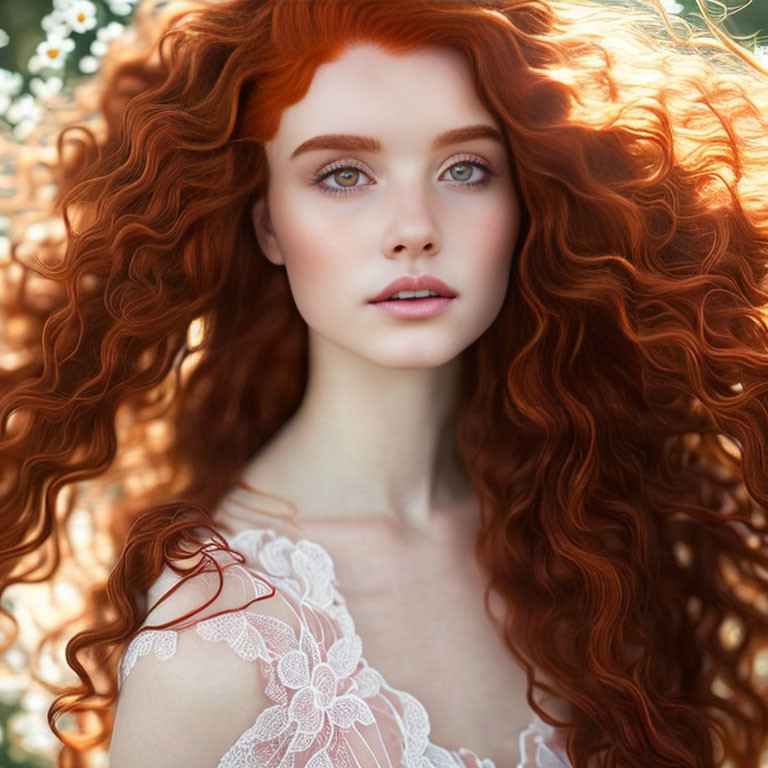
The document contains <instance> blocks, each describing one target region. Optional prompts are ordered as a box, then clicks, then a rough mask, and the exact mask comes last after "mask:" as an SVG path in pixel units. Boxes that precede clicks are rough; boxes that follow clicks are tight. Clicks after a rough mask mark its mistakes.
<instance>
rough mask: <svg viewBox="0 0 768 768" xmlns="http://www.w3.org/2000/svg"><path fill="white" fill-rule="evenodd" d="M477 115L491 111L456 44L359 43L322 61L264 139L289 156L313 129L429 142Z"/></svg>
mask: <svg viewBox="0 0 768 768" xmlns="http://www.w3.org/2000/svg"><path fill="white" fill-rule="evenodd" d="M480 122H486V123H487V122H491V123H493V118H492V117H491V115H490V114H489V113H488V111H487V110H486V108H485V107H484V106H483V104H482V102H481V101H480V99H479V97H478V95H477V92H476V89H475V83H474V80H473V78H472V74H471V70H470V67H469V64H468V63H467V61H466V60H465V59H464V57H463V56H462V55H461V54H460V53H459V52H458V51H453V50H451V49H448V48H435V47H430V48H422V49H418V50H416V51H413V52H410V53H407V54H402V55H394V54H390V53H388V52H387V51H385V50H383V49H382V48H380V47H379V46H377V45H375V44H372V43H359V44H356V45H353V46H350V47H348V48H346V49H345V50H344V51H343V52H342V53H341V55H340V56H339V57H338V58H337V59H335V60H334V61H330V62H327V63H325V64H322V65H321V66H319V67H318V68H317V70H316V71H315V74H314V77H313V78H312V82H311V84H310V87H309V89H308V91H307V93H306V94H305V95H304V97H303V98H302V99H301V100H300V101H299V102H297V103H296V104H293V105H291V106H290V107H288V108H287V109H285V110H284V112H283V114H282V116H281V120H280V126H279V129H278V132H277V134H276V135H275V137H274V139H273V140H272V141H271V142H268V143H267V146H268V148H269V145H272V149H273V150H274V151H278V152H279V153H280V155H281V156H285V157H288V156H289V155H290V153H291V152H292V151H293V149H294V148H295V147H296V146H298V145H299V144H301V143H302V142H304V141H306V140H307V139H308V138H310V137H311V136H314V135H316V134H322V133H362V134H365V135H369V136H377V137H379V138H380V139H381V143H382V147H383V150H384V151H387V150H388V149H394V148H395V146H401V145H402V144H403V142H405V143H408V142H412V141H417V142H418V143H419V144H429V143H431V142H432V139H433V138H434V136H435V135H436V134H438V133H441V132H442V131H444V130H448V129H451V128H455V127H457V126H459V125H465V124H470V123H480Z"/></svg>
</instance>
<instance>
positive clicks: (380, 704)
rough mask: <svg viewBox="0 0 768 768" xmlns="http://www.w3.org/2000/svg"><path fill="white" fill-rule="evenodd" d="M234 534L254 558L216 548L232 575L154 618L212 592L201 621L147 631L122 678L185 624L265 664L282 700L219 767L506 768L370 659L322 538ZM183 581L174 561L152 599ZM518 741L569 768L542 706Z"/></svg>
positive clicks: (530, 757) (531, 761) (209, 577)
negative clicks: (446, 743)
mask: <svg viewBox="0 0 768 768" xmlns="http://www.w3.org/2000/svg"><path fill="white" fill-rule="evenodd" d="M228 541H229V544H230V546H231V547H232V548H233V549H234V550H236V551H237V552H239V553H241V554H242V555H243V557H244V558H245V563H244V564H240V563H237V562H235V561H234V560H232V558H231V555H229V554H228V553H226V552H225V551H223V550H219V551H218V552H214V553H213V556H214V557H216V559H217V560H218V561H219V562H220V563H221V566H222V569H223V572H224V573H223V579H221V580H220V579H219V575H218V573H216V572H204V573H202V574H199V575H197V576H195V577H194V579H193V581H194V582H195V584H194V586H193V587H192V589H191V590H187V592H186V593H184V592H183V591H181V590H180V591H179V594H183V595H184V597H183V598H181V605H180V601H179V600H176V601H173V600H169V601H168V603H169V604H168V605H162V604H161V605H160V606H158V607H157V608H156V609H154V610H153V612H152V613H151V614H150V619H151V622H150V623H151V624H163V623H165V622H166V621H169V620H171V619H173V618H174V617H175V616H178V615H183V613H185V612H187V611H188V610H191V609H192V608H197V607H198V606H199V605H201V604H202V603H203V602H205V601H206V600H207V599H209V598H211V597H214V598H215V599H214V600H212V604H211V605H210V606H209V607H208V609H207V610H206V611H205V612H204V613H203V616H202V618H201V616H200V614H196V615H195V616H193V617H191V618H190V619H188V620H187V621H186V622H182V623H178V624H176V626H174V627H173V628H170V629H143V630H141V631H140V632H139V633H138V634H137V635H136V637H134V638H133V640H132V641H131V643H130V644H129V645H128V647H127V648H126V650H125V652H124V654H123V658H122V660H121V664H120V670H119V678H118V685H119V686H120V687H121V686H122V684H123V683H124V681H125V679H126V677H127V676H128V675H129V674H130V672H131V670H132V669H133V668H134V666H135V665H136V664H137V662H139V661H140V659H141V658H142V657H144V656H146V655H148V654H153V655H154V656H155V657H156V658H157V659H159V660H161V661H163V660H167V659H170V658H172V657H174V655H175V654H176V653H177V649H178V647H179V642H178V641H179V637H180V633H184V632H188V631H190V630H194V632H195V634H196V638H195V639H196V640H200V641H204V642H207V643H216V644H223V646H222V645H220V646H219V647H226V648H227V649H228V653H231V654H234V655H235V656H236V657H239V659H242V660H244V661H246V662H251V663H253V664H257V665H259V669H260V679H261V680H262V681H263V690H264V692H265V693H266V696H267V698H268V699H269V700H270V701H272V702H273V705H272V706H270V707H268V708H266V709H264V710H263V711H262V712H261V713H260V714H259V715H258V717H257V718H256V721H255V722H254V723H253V724H252V725H251V727H250V728H248V729H247V730H246V731H245V732H244V733H242V735H241V736H240V737H239V738H238V739H237V740H236V741H235V743H233V744H232V746H231V747H230V748H229V749H228V750H227V751H226V752H225V753H224V754H223V755H222V756H221V759H220V761H219V763H218V768H273V767H274V768H278V766H279V768H286V767H287V768H305V767H306V768H338V767H340V766H345V767H349V768H358V767H359V768H362V767H363V766H365V767H366V768H367V767H369V766H370V767H371V768H384V767H387V768H389V767H392V768H395V767H396V766H403V767H404V768H417V766H418V768H456V767H457V766H458V767H463V768H507V767H506V766H496V765H495V764H494V762H493V761H492V760H490V759H487V758H486V759H483V758H481V757H480V756H478V755H477V754H476V753H475V752H474V751H472V750H471V749H469V748H466V747H462V748H460V749H458V750H453V749H447V748H444V747H441V746H439V745H437V744H434V743H433V742H432V741H431V740H430V738H429V734H430V722H429V715H428V713H427V711H426V709H425V708H424V706H423V705H422V704H421V702H420V701H419V700H418V699H416V698H415V697H414V696H412V695H411V694H409V693H407V692H406V691H403V690H399V689H395V688H393V687H391V686H390V685H388V683H387V682H386V680H385V679H384V678H383V677H382V675H381V674H380V673H379V672H378V671H377V670H376V669H374V668H373V667H371V666H369V665H368V663H367V662H366V660H365V657H364V654H363V647H362V643H361V640H360V637H359V636H358V635H357V634H356V632H355V624H354V620H353V618H352V616H351V615H350V614H349V611H348V610H347V607H346V602H345V600H344V598H343V596H342V595H341V594H340V592H339V591H338V589H337V583H336V577H335V573H334V566H333V562H332V560H331V557H330V555H329V554H328V552H327V551H326V550H325V549H324V548H323V547H322V546H321V545H320V544H317V543H315V542H312V541H309V540H307V539H301V540H299V541H297V542H294V541H292V540H290V539H288V538H286V537H284V536H279V535H277V534H276V532H275V531H274V530H273V529H270V528H267V529H252V530H247V531H242V532H240V533H239V534H237V535H236V536H234V537H231V538H228ZM222 556H223V557H222ZM179 580H180V577H179V576H178V575H177V574H175V573H174V572H172V571H170V569H166V571H165V572H164V574H163V576H161V578H160V579H159V580H158V581H157V582H156V584H155V585H153V587H152V589H151V590H150V592H149V594H148V599H149V601H150V605H154V604H155V602H156V600H157V598H158V597H160V596H161V595H162V594H164V593H165V592H166V590H167V588H168V587H170V586H172V585H173V584H174V583H175V582H178V581H179ZM220 581H221V584H220ZM186 586H187V585H186V584H185V585H184V587H186ZM186 604H188V608H186V610H181V611H179V608H180V607H183V606H184V605H186ZM243 604H247V605H246V607H234V606H242V605H243ZM519 744H520V762H519V763H518V766H517V768H572V766H571V763H570V762H569V760H568V758H567V755H566V752H565V739H564V735H563V734H562V733H561V732H559V730H558V729H555V728H553V727H552V726H550V725H549V724H547V723H545V722H543V721H542V720H541V719H540V718H538V717H537V716H535V715H534V719H533V722H532V723H531V725H530V726H529V727H527V728H526V729H525V730H523V732H522V733H520V734H519ZM509 768H511V767H509Z"/></svg>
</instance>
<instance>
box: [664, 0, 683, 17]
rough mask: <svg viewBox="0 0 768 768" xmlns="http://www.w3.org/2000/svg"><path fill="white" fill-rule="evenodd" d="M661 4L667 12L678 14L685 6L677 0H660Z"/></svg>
mask: <svg viewBox="0 0 768 768" xmlns="http://www.w3.org/2000/svg"><path fill="white" fill-rule="evenodd" d="M661 4H662V5H663V6H664V10H665V11H666V12H667V13H672V14H680V13H682V12H683V11H684V10H685V7H684V6H682V5H681V4H680V3H678V2H677V0H661Z"/></svg>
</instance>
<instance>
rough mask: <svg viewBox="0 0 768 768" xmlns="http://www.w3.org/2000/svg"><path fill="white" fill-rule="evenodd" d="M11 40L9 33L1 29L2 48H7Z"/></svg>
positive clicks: (0, 43) (0, 46)
mask: <svg viewBox="0 0 768 768" xmlns="http://www.w3.org/2000/svg"><path fill="white" fill-rule="evenodd" d="M10 42H11V38H10V37H8V33H7V32H6V31H5V30H4V29H0V48H5V46H6V45H8V43H10Z"/></svg>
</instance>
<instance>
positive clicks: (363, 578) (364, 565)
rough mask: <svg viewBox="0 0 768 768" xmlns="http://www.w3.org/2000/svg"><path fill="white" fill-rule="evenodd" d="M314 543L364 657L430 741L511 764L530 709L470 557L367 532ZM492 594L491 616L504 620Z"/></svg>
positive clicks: (520, 677) (520, 674)
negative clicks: (401, 694) (424, 724)
mask: <svg viewBox="0 0 768 768" xmlns="http://www.w3.org/2000/svg"><path fill="white" fill-rule="evenodd" d="M369 533H370V532H369ZM313 538H314V540H317V537H313ZM320 543H321V544H322V545H323V546H324V547H325V548H326V549H327V550H328V552H329V554H330V555H331V557H332V559H333V561H334V565H335V570H336V576H337V580H338V586H339V591H340V592H341V594H342V595H343V596H344V598H345V600H346V603H347V608H348V609H349V612H350V614H351V616H352V618H353V619H354V622H355V628H356V631H357V633H358V635H360V638H361V640H362V643H363V655H364V656H365V659H366V661H367V662H368V664H369V665H370V666H372V667H374V668H376V669H377V670H378V671H379V672H380V673H381V674H382V675H383V676H384V678H385V679H386V680H387V682H388V683H389V684H390V685H392V686H393V687H395V688H399V689H402V690H405V691H407V692H408V693H411V694H412V695H414V696H415V697H416V698H417V699H419V700H420V701H421V703H422V704H423V705H424V706H425V707H426V709H427V712H428V713H429V718H430V726H431V731H430V738H431V740H432V741H433V742H435V743H437V744H440V745H441V746H444V747H448V748H452V749H458V748H460V747H462V746H463V747H468V748H470V749H473V750H474V751H475V752H476V753H477V754H478V755H479V756H480V757H483V758H491V759H492V760H493V761H494V763H495V764H496V766H498V768H502V767H503V768H507V766H511V767H513V768H514V766H516V765H517V763H518V760H519V757H520V755H519V733H520V732H521V731H522V730H523V729H525V728H526V727H527V726H529V725H530V723H531V720H532V719H533V711H532V710H531V709H530V708H529V707H528V704H527V701H526V677H525V674H524V672H523V670H522V669H521V667H520V666H519V665H518V664H517V662H516V661H515V659H514V657H513V656H512V654H511V653H510V652H509V650H508V649H507V648H506V646H505V645H504V643H503V641H502V639H501V637H500V635H499V633H498V631H497V630H496V628H495V626H494V624H493V623H492V621H491V619H490V618H489V616H488V615H487V613H486V611H485V607H484V603H483V592H484V587H485V582H484V579H483V574H482V572H481V570H480V567H479V565H478V564H477V563H476V562H475V561H474V559H473V558H472V557H471V554H466V553H465V555H464V556H462V557H458V553H457V552H455V551H453V549H452V548H450V547H446V546H445V545H442V546H436V545H435V544H428V545H417V546H406V547H403V546H399V545H397V544H393V543H392V542H389V541H388V540H387V539H386V538H382V539H379V540H378V541H372V540H371V537H370V536H368V537H366V538H364V539H356V538H354V537H353V536H350V535H340V536H336V537H332V536H326V537H325V539H324V540H323V541H321V542H320ZM492 597H495V599H492V600H491V608H492V611H493V613H494V614H495V615H496V616H498V617H503V605H502V603H501V601H500V599H499V598H498V596H492Z"/></svg>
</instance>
